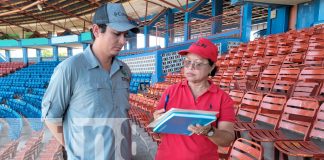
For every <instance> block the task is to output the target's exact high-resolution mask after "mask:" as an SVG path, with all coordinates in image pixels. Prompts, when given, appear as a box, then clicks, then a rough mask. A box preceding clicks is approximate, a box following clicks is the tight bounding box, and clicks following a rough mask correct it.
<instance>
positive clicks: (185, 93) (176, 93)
mask: <svg viewBox="0 0 324 160" xmlns="http://www.w3.org/2000/svg"><path fill="white" fill-rule="evenodd" d="M209 83H210V84H211V85H210V87H209V89H208V90H207V91H206V92H205V93H204V94H202V95H201V96H199V97H197V99H196V101H195V100H194V97H193V95H192V93H191V90H190V88H189V86H188V81H183V82H180V83H177V84H174V85H172V86H170V87H169V88H168V89H166V91H165V92H164V93H163V95H162V97H161V99H160V101H159V103H158V106H157V109H162V108H163V107H164V103H165V98H166V95H169V101H168V103H167V110H169V109H171V108H185V109H196V110H207V111H209V110H210V111H217V112H219V114H217V122H220V121H228V122H234V121H235V114H234V108H233V101H232V99H231V98H230V96H229V95H228V94H227V93H225V92H224V91H223V90H221V89H219V88H218V87H217V86H216V85H215V84H213V83H212V82H209ZM212 125H213V126H216V123H213V124H212ZM217 148H218V147H217V145H216V144H214V143H212V142H211V141H210V140H209V139H208V138H207V137H205V136H202V135H196V134H193V135H192V136H183V135H175V134H163V136H162V142H161V144H160V145H159V147H158V150H157V154H156V157H155V158H156V160H167V159H172V160H201V159H203V160H209V159H210V160H215V159H218V153H217Z"/></svg>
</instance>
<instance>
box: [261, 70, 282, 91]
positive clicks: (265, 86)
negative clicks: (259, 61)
mask: <svg viewBox="0 0 324 160" xmlns="http://www.w3.org/2000/svg"><path fill="white" fill-rule="evenodd" d="M278 74H279V68H266V69H265V70H264V71H263V72H262V75H261V77H260V80H259V82H258V84H257V87H256V89H257V90H260V91H264V92H269V91H271V89H272V87H273V85H274V83H275V81H276V78H277V76H278Z"/></svg>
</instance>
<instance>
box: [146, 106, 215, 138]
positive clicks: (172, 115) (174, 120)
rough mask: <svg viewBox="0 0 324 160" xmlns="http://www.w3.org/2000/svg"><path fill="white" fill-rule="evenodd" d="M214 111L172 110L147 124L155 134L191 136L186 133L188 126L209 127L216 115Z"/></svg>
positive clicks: (190, 133) (188, 132) (189, 133)
mask: <svg viewBox="0 0 324 160" xmlns="http://www.w3.org/2000/svg"><path fill="white" fill-rule="evenodd" d="M217 113H218V112H214V111H201V110H188V109H178V108H172V109H170V110H169V111H168V112H166V113H164V114H163V115H162V116H161V117H159V118H158V119H157V120H155V121H153V122H152V123H150V124H149V127H151V128H153V132H156V133H168V134H181V135H188V136H190V135H192V132H190V131H188V126H189V125H195V124H200V125H201V126H206V125H209V124H210V123H212V122H215V121H216V114H217Z"/></svg>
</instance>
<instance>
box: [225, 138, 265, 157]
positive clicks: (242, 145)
mask: <svg viewBox="0 0 324 160" xmlns="http://www.w3.org/2000/svg"><path fill="white" fill-rule="evenodd" d="M228 159H229V160H262V159H263V147H262V146H261V145H260V144H257V143H255V142H252V141H249V140H246V139H244V138H239V139H237V140H236V141H235V142H234V144H233V146H232V148H231V150H230V153H229V156H228Z"/></svg>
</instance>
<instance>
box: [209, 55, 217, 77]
mask: <svg viewBox="0 0 324 160" xmlns="http://www.w3.org/2000/svg"><path fill="white" fill-rule="evenodd" d="M208 64H209V65H210V66H213V64H215V63H214V62H213V61H212V60H210V59H208ZM217 69H218V68H217V66H216V65H215V67H214V69H213V70H212V71H211V72H210V76H212V77H214V76H215V75H216V73H217Z"/></svg>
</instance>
